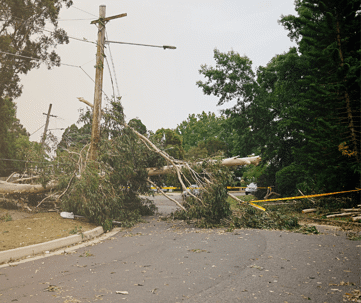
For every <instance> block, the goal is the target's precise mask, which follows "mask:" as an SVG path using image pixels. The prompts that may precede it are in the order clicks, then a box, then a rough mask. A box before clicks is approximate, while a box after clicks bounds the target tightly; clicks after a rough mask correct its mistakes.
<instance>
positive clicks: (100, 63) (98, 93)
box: [90, 5, 127, 161]
mask: <svg viewBox="0 0 361 303" xmlns="http://www.w3.org/2000/svg"><path fill="white" fill-rule="evenodd" d="M126 15H127V14H120V15H116V16H112V17H107V18H105V5H100V6H99V19H97V20H94V21H92V22H91V24H97V25H98V42H97V55H96V65H95V90H94V108H93V124H92V133H91V143H90V159H91V160H94V161H95V160H96V158H97V150H98V144H99V141H100V119H101V112H102V91H103V68H104V56H105V55H104V44H105V23H106V22H108V21H110V20H112V19H116V18H121V17H125V16H126Z"/></svg>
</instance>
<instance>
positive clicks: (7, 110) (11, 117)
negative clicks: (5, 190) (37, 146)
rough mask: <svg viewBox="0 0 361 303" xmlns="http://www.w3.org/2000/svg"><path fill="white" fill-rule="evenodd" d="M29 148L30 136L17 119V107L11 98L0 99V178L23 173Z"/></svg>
mask: <svg viewBox="0 0 361 303" xmlns="http://www.w3.org/2000/svg"><path fill="white" fill-rule="evenodd" d="M28 147H29V134H28V133H27V131H26V130H25V128H24V127H23V126H22V125H21V124H20V121H19V120H18V119H17V118H16V105H15V103H14V102H13V101H12V100H11V99H10V98H4V99H2V98H0V159H1V160H0V176H7V175H9V174H10V173H12V172H14V171H20V172H21V171H23V169H24V167H25V166H24V163H23V162H21V161H16V160H24V159H25V153H26V151H27V150H28Z"/></svg>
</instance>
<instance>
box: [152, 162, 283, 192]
mask: <svg viewBox="0 0 361 303" xmlns="http://www.w3.org/2000/svg"><path fill="white" fill-rule="evenodd" d="M260 161H261V157H259V156H255V157H245V158H239V157H238V156H236V157H232V158H227V159H223V160H221V165H223V166H241V165H250V164H253V165H258V164H259V162H260ZM214 162H215V161H214ZM199 164H201V162H199ZM182 167H183V165H177V168H179V169H181V168H182ZM173 168H174V166H173V165H168V166H163V167H161V168H157V167H149V168H147V171H148V176H149V177H151V176H158V175H164V174H168V173H170V172H171V171H172V169H173ZM272 194H277V193H272Z"/></svg>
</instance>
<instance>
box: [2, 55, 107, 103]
mask: <svg viewBox="0 0 361 303" xmlns="http://www.w3.org/2000/svg"><path fill="white" fill-rule="evenodd" d="M0 53H3V54H6V55H11V56H15V57H20V58H26V59H31V60H37V61H41V59H39V58H33V57H28V56H22V55H17V54H11V53H8V52H3V51H0ZM91 61H93V60H91ZM91 61H89V62H91ZM89 62H87V63H89ZM87 63H85V64H87ZM59 64H60V65H65V66H70V67H76V68H80V69H81V70H82V71H83V72H84V73H85V74H86V75H87V76H88V77H89V79H90V80H91V81H92V82H93V83H95V80H94V79H93V78H92V77H91V76H89V74H88V73H87V72H86V71H85V70H84V69H83V68H82V67H81V66H78V65H73V64H67V63H59ZM83 65H84V64H83ZM102 91H103V93H104V95H105V96H106V97H107V98H108V99H109V97H108V95H107V94H106V93H105V91H104V90H102Z"/></svg>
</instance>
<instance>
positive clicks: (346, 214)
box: [326, 213, 355, 218]
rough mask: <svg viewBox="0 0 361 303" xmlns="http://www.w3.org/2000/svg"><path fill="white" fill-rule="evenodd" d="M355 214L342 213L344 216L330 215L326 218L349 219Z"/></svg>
mask: <svg viewBox="0 0 361 303" xmlns="http://www.w3.org/2000/svg"><path fill="white" fill-rule="evenodd" d="M354 214H355V213H342V214H335V215H328V216H326V218H337V217H349V216H352V215H354Z"/></svg>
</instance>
